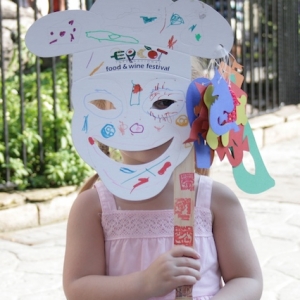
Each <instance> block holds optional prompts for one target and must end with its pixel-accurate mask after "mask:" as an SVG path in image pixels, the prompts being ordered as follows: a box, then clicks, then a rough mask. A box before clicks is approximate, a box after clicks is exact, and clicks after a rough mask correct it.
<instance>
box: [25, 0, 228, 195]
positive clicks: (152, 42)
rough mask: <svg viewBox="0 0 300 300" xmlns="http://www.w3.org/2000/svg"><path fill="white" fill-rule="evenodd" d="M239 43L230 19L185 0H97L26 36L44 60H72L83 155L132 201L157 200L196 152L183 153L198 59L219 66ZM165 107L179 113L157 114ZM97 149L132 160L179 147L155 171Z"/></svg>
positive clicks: (76, 136)
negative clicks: (128, 154)
mask: <svg viewBox="0 0 300 300" xmlns="http://www.w3.org/2000/svg"><path fill="white" fill-rule="evenodd" d="M232 41H233V38H232V31H231V28H230V26H229V24H228V23H227V21H226V20H225V19H223V17H222V16H220V15H219V14H218V13H217V12H216V11H214V10H213V9H212V8H211V7H209V6H207V5H205V4H203V3H202V2H200V1H191V2H187V1H186V0H179V1H171V0H154V1H145V0H132V1H121V0H109V1H108V0H99V1H96V2H95V4H94V5H93V7H92V9H91V11H90V12H86V11H64V12H60V13H53V14H50V15H48V16H46V17H44V18H42V19H40V20H38V21H37V22H36V23H35V24H34V25H33V26H32V27H31V28H30V29H29V31H28V33H27V35H26V43H27V46H28V48H29V49H30V50H31V51H33V52H34V53H35V54H37V55H40V56H55V55H61V54H69V53H73V54H74V57H73V74H72V75H73V87H72V102H73V105H74V117H73V122H72V132H73V140H74V144H75V147H76V149H77V151H78V152H79V154H80V155H81V157H82V158H83V159H84V160H85V161H86V162H87V163H88V164H89V165H91V166H92V167H93V168H95V169H96V171H97V172H98V173H99V175H100V177H101V179H102V180H103V182H104V184H105V185H106V186H107V188H108V189H109V190H110V191H111V192H112V193H113V194H115V195H117V196H119V197H121V198H124V199H128V200H143V199H148V198H150V197H153V196H155V195H156V194H158V193H159V192H160V191H161V190H162V189H163V188H164V186H165V185H166V183H167V182H168V180H169V178H170V176H171V174H172V172H173V170H174V168H175V167H176V166H177V165H178V164H180V163H181V162H182V161H183V160H184V159H185V158H186V156H187V155H188V153H189V151H190V149H191V147H190V145H186V144H184V143H183V142H184V141H185V140H186V139H187V137H188V135H189V131H190V127H189V123H188V119H187V114H186V106H185V96H186V95H185V93H186V91H187V88H188V86H189V84H190V81H191V75H190V74H191V66H190V55H196V56H202V57H208V58H217V57H221V56H222V55H223V53H224V52H223V51H224V48H226V49H230V48H231V45H232ZM223 47H224V48H223ZM161 99H167V100H172V101H174V103H172V105H170V106H169V107H167V108H165V109H162V110H160V109H157V108H155V105H154V107H153V103H155V101H157V100H161ZM105 101H106V102H105ZM104 103H106V105H107V103H108V104H109V106H108V107H107V108H109V109H103V104H104ZM96 141H99V142H100V143H103V144H105V145H108V146H110V147H113V148H117V149H120V150H129V151H140V150H147V149H152V148H154V147H157V146H160V145H162V144H164V143H166V142H167V141H172V142H171V144H170V146H169V148H168V150H167V151H166V152H165V153H163V154H162V155H161V156H160V157H158V158H157V159H155V160H154V161H151V162H149V163H147V164H143V165H138V166H137V165H135V166H130V165H124V164H122V163H117V162H114V161H113V160H111V159H110V158H107V157H106V156H105V154H103V153H102V152H101V151H100V150H99V148H98V146H97V142H96Z"/></svg>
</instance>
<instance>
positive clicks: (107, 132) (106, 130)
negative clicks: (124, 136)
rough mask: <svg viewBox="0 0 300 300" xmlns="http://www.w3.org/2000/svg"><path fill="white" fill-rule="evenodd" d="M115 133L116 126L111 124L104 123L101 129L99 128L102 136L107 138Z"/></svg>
mask: <svg viewBox="0 0 300 300" xmlns="http://www.w3.org/2000/svg"><path fill="white" fill-rule="evenodd" d="M115 133H116V128H115V127H114V126H113V125H111V124H106V125H105V126H104V127H103V128H102V129H101V134H102V136H103V137H104V138H106V139H109V138H111V137H113V136H114V135H115Z"/></svg>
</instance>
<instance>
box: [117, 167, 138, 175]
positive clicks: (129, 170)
mask: <svg viewBox="0 0 300 300" xmlns="http://www.w3.org/2000/svg"><path fill="white" fill-rule="evenodd" d="M120 171H121V172H123V173H125V174H133V173H135V172H136V171H133V170H131V169H128V168H120Z"/></svg>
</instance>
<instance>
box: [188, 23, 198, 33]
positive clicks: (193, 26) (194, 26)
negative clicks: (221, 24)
mask: <svg viewBox="0 0 300 300" xmlns="http://www.w3.org/2000/svg"><path fill="white" fill-rule="evenodd" d="M196 27H197V24H195V25H192V26H191V27H190V28H189V30H190V31H191V32H193V31H194V30H195V28H196Z"/></svg>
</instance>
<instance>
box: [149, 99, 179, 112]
mask: <svg viewBox="0 0 300 300" xmlns="http://www.w3.org/2000/svg"><path fill="white" fill-rule="evenodd" d="M175 102H176V101H174V100H170V99H160V100H157V101H155V102H154V103H153V105H152V108H154V109H159V110H162V109H166V108H168V107H169V106H171V105H172V104H173V103H175Z"/></svg>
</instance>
